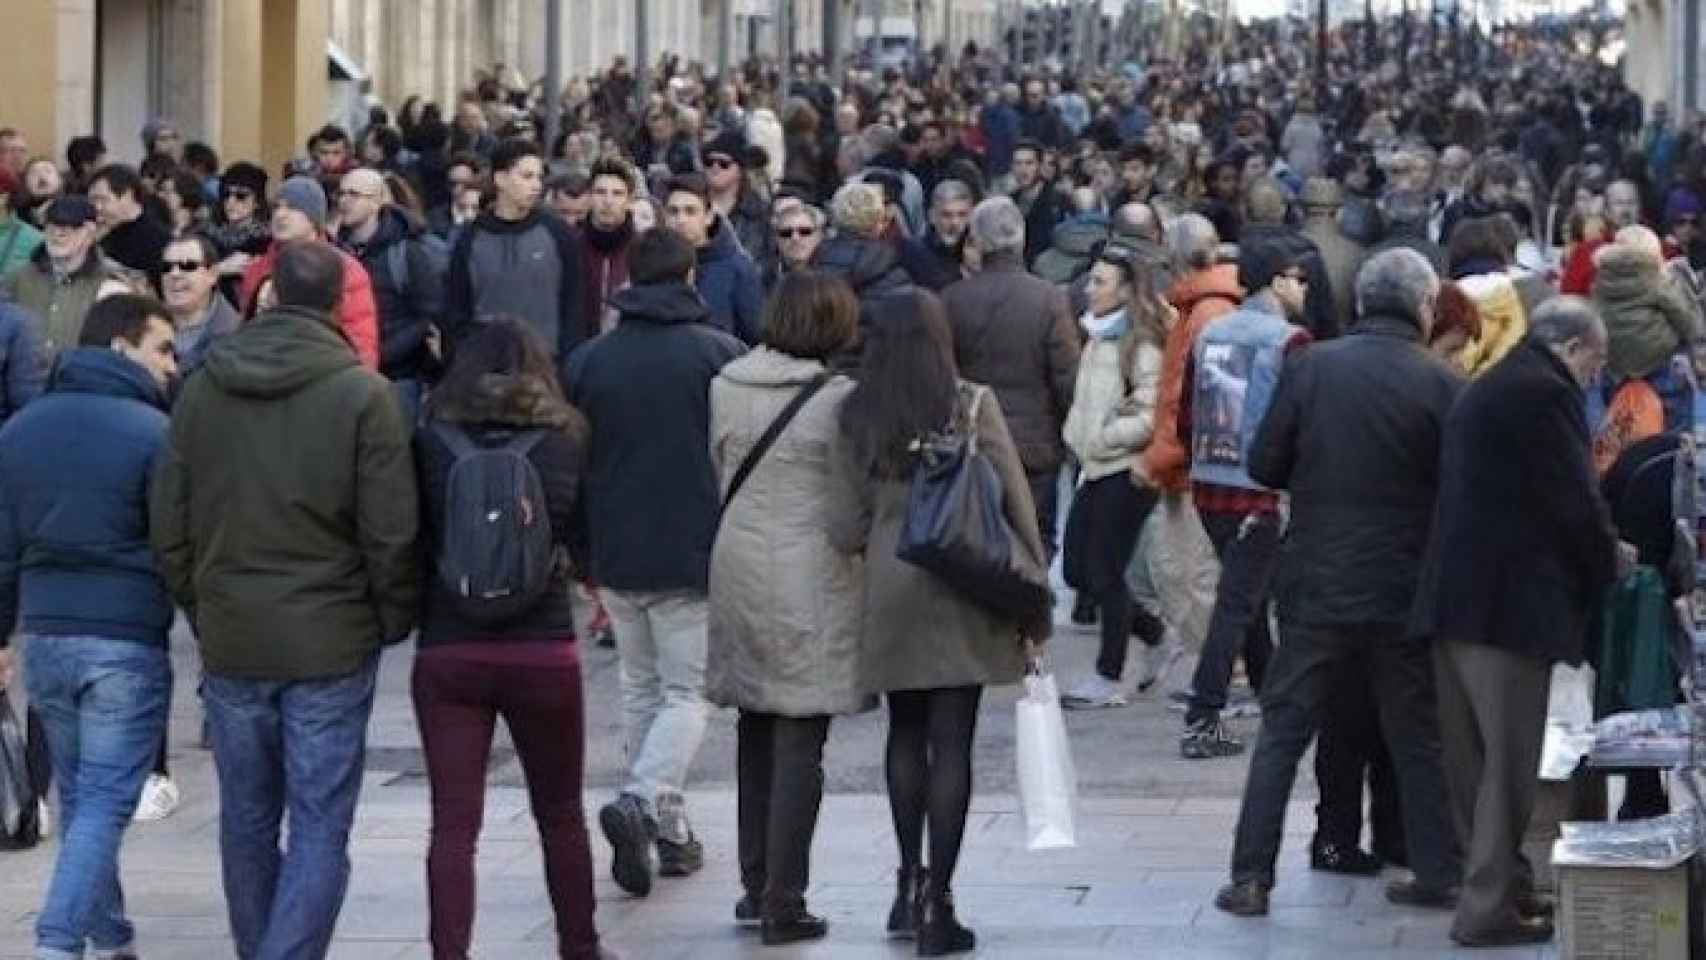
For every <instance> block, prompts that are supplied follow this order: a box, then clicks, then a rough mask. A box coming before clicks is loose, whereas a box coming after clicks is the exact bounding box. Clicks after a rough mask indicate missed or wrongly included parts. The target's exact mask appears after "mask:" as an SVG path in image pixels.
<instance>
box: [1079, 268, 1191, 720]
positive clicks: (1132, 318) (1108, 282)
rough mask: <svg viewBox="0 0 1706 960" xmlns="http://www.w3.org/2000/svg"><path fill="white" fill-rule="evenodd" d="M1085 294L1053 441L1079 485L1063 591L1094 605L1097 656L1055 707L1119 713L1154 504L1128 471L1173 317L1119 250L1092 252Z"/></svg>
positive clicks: (1151, 425)
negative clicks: (1141, 549)
mask: <svg viewBox="0 0 1706 960" xmlns="http://www.w3.org/2000/svg"><path fill="white" fill-rule="evenodd" d="M1085 291H1086V294H1087V296H1088V298H1089V309H1088V310H1086V311H1085V313H1084V316H1083V317H1081V318H1080V319H1079V323H1080V325H1082V326H1083V328H1084V331H1085V333H1086V334H1088V336H1089V340H1088V342H1087V343H1086V344H1085V347H1084V352H1083V355H1082V356H1081V357H1080V359H1079V361H1078V381H1077V385H1076V387H1075V389H1074V390H1073V393H1072V408H1071V409H1070V410H1069V411H1068V412H1067V414H1066V424H1065V426H1064V428H1063V429H1062V431H1061V433H1062V436H1063V438H1064V439H1065V440H1066V445H1067V447H1069V448H1070V449H1071V450H1072V453H1073V455H1074V456H1075V457H1077V458H1078V463H1079V465H1080V466H1081V467H1082V469H1083V478H1084V482H1083V485H1082V486H1080V487H1079V488H1078V494H1077V496H1076V497H1075V498H1074V499H1073V503H1072V514H1071V517H1070V519H1068V521H1067V524H1066V549H1065V551H1064V563H1065V569H1066V574H1067V582H1068V584H1070V585H1071V586H1072V587H1073V588H1074V589H1077V590H1079V591H1082V592H1084V593H1087V594H1089V595H1090V596H1092V597H1094V598H1095V600H1096V606H1097V608H1098V609H1099V610H1100V611H1101V625H1102V647H1101V651H1100V653H1099V655H1098V656H1097V657H1096V671H1095V673H1093V674H1091V675H1090V676H1088V677H1086V678H1084V680H1083V681H1081V682H1079V683H1078V684H1076V685H1074V686H1073V687H1072V688H1071V689H1069V690H1067V691H1065V692H1064V693H1063V694H1062V695H1061V700H1062V703H1063V704H1064V705H1067V706H1074V707H1079V708H1096V707H1119V706H1124V705H1125V703H1126V699H1125V696H1124V694H1123V692H1122V687H1121V680H1122V678H1123V676H1124V674H1125V661H1126V651H1127V649H1128V647H1129V646H1130V643H1131V624H1132V615H1133V611H1132V600H1131V591H1130V590H1129V589H1128V588H1127V587H1126V581H1125V571H1126V567H1127V566H1128V565H1129V564H1130V562H1131V555H1132V551H1133V550H1135V549H1136V548H1137V537H1138V534H1139V533H1140V532H1141V531H1142V530H1143V523H1144V521H1145V520H1147V519H1148V518H1149V512H1150V511H1151V510H1153V509H1155V504H1156V501H1157V500H1158V499H1159V493H1158V491H1157V490H1156V488H1155V486H1154V485H1153V484H1147V485H1145V486H1144V487H1142V488H1139V487H1138V486H1137V485H1135V484H1134V483H1133V482H1132V476H1131V470H1130V468H1131V464H1132V458H1133V457H1135V456H1136V455H1137V454H1138V453H1140V452H1141V451H1142V450H1143V449H1144V448H1145V447H1147V446H1149V440H1150V438H1151V437H1153V436H1154V434H1155V401H1156V398H1157V396H1158V393H1159V390H1160V383H1161V358H1162V350H1163V347H1164V346H1165V345H1166V342H1167V329H1168V327H1169V326H1170V325H1171V322H1172V321H1173V320H1175V319H1176V317H1177V314H1176V313H1175V312H1174V311H1173V308H1172V307H1170V306H1168V305H1167V304H1166V303H1165V302H1164V301H1162V299H1161V297H1160V296H1159V295H1158V294H1157V293H1156V292H1155V279H1154V273H1153V272H1152V271H1151V270H1149V269H1147V268H1144V267H1140V266H1139V264H1138V262H1137V259H1136V257H1135V252H1134V251H1132V250H1130V249H1128V248H1125V247H1117V246H1111V245H1110V246H1107V247H1104V248H1103V249H1101V250H1100V251H1098V252H1097V254H1096V260H1095V263H1094V264H1093V265H1092V266H1091V267H1090V277H1089V283H1088V285H1087V286H1086V288H1085ZM1146 639H1149V638H1148V637H1146ZM1153 639H1154V640H1155V641H1156V642H1157V643H1158V642H1159V641H1160V639H1161V638H1160V637H1159V636H1155V637H1154V638H1153Z"/></svg>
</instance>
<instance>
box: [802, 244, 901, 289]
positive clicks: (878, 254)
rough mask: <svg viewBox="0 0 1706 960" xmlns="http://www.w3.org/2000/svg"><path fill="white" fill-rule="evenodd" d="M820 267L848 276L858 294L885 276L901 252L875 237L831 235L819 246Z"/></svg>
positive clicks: (896, 261) (898, 260)
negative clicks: (871, 238) (874, 238)
mask: <svg viewBox="0 0 1706 960" xmlns="http://www.w3.org/2000/svg"><path fill="white" fill-rule="evenodd" d="M816 261H817V266H818V268H819V269H821V270H825V271H828V272H829V273H834V274H837V275H839V276H843V277H846V278H847V282H848V283H849V284H851V285H852V287H853V291H854V292H855V293H857V292H859V291H861V290H864V289H865V288H867V287H870V286H871V285H873V284H875V283H876V282H877V281H879V280H881V279H883V278H884V277H885V276H886V275H887V274H888V273H889V271H891V270H893V269H895V268H896V267H897V266H899V265H900V251H898V250H896V249H895V248H894V247H893V246H891V245H889V244H886V243H882V242H880V241H876V240H865V239H863V238H860V237H845V236H843V237H832V238H830V239H828V240H825V241H824V242H823V245H822V246H820V247H818V249H817V257H816Z"/></svg>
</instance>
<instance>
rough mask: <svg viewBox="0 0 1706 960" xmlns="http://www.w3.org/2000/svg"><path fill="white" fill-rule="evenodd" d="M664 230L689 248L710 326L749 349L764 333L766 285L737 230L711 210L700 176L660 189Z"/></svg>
mask: <svg viewBox="0 0 1706 960" xmlns="http://www.w3.org/2000/svg"><path fill="white" fill-rule="evenodd" d="M663 219H664V225H665V226H667V227H668V228H669V229H670V230H672V231H674V232H675V233H678V234H680V235H681V237H682V239H684V240H686V241H687V242H688V243H690V244H692V245H693V249H694V250H695V251H696V257H697V261H698V265H697V267H696V268H695V269H696V270H697V273H696V286H697V287H698V288H699V296H700V297H702V298H703V299H704V301H705V306H707V307H709V308H710V309H711V322H712V323H713V324H716V325H717V326H718V327H721V328H722V329H723V330H726V331H728V332H729V333H732V334H734V335H735V336H737V337H739V338H741V340H743V341H745V342H746V343H747V344H748V345H750V344H754V343H757V342H758V335H759V334H760V333H761V332H763V323H764V320H763V316H762V314H763V313H764V280H763V278H762V277H761V276H760V275H759V272H758V266H757V264H755V263H753V262H752V258H751V257H750V256H748V255H747V252H746V251H745V250H744V249H742V248H741V245H740V240H738V239H737V238H736V237H735V228H734V226H733V224H731V223H729V220H728V218H727V217H725V216H723V215H722V214H720V213H718V212H717V211H716V209H715V208H714V207H712V206H711V186H710V183H709V182H708V181H707V180H706V179H705V175H704V174H702V173H684V174H681V175H679V176H674V177H671V178H669V181H668V183H666V184H665V185H664V209H663Z"/></svg>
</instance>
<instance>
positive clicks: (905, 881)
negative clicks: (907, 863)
mask: <svg viewBox="0 0 1706 960" xmlns="http://www.w3.org/2000/svg"><path fill="white" fill-rule="evenodd" d="M928 875H929V871H928V870H926V869H925V868H923V867H913V868H911V869H908V868H906V867H901V868H900V869H899V870H896V871H895V874H894V876H895V883H894V906H892V907H890V908H889V923H888V932H889V936H890V937H892V938H894V939H896V940H910V939H912V937H913V935H914V934H915V933H916V932H917V931H918V915H919V914H920V913H921V912H923V908H924V878H925V877H927V876H928Z"/></svg>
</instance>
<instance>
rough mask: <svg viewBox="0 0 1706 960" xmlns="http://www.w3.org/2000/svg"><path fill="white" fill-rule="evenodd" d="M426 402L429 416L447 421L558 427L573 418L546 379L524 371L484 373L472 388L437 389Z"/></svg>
mask: <svg viewBox="0 0 1706 960" xmlns="http://www.w3.org/2000/svg"><path fill="white" fill-rule="evenodd" d="M429 403H430V404H431V406H432V415H433V417H434V418H436V419H438V420H443V421H446V422H448V423H463V424H477V425H482V426H505V427H523V428H529V429H531V428H537V427H543V428H546V429H552V430H562V429H564V428H566V427H568V426H569V425H570V424H571V423H573V422H574V420H575V412H574V409H573V408H571V407H570V406H569V405H568V403H567V402H566V401H565V400H564V399H563V398H562V396H560V395H559V394H558V393H557V391H556V389H555V388H554V386H553V385H552V384H551V383H550V382H548V381H547V380H545V378H543V377H538V376H533V375H530V374H524V373H488V374H485V375H483V376H481V377H480V378H479V379H478V380H476V381H475V382H474V385H473V387H472V389H470V390H466V391H461V392H459V393H458V394H447V393H444V392H440V393H437V394H435V395H434V396H433V398H432V399H431V400H430V401H429Z"/></svg>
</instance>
